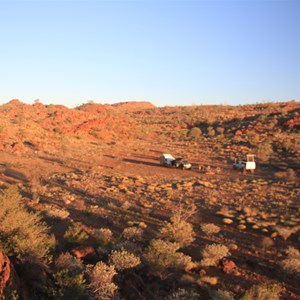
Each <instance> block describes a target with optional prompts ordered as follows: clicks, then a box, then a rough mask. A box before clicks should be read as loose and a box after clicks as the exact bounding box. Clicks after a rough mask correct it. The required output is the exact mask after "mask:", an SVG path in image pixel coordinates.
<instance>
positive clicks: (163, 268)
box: [143, 239, 191, 279]
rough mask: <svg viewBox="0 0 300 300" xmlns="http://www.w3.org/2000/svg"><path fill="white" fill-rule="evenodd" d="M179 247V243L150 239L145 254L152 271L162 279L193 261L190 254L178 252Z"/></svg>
mask: <svg viewBox="0 0 300 300" xmlns="http://www.w3.org/2000/svg"><path fill="white" fill-rule="evenodd" d="M179 247H180V246H179V244H178V243H171V242H169V241H163V240H160V239H155V240H151V241H150V245H149V246H148V247H147V249H146V251H145V253H144V255H143V256H144V258H145V260H146V261H147V263H148V265H149V267H150V269H151V271H152V272H153V273H154V274H155V275H157V276H159V277H160V278H161V279H165V278H167V277H168V276H169V275H170V274H171V273H172V270H180V269H184V268H185V266H187V265H188V264H190V263H191V258H190V257H189V256H187V255H184V254H183V253H181V252H177V250H178V249H179Z"/></svg>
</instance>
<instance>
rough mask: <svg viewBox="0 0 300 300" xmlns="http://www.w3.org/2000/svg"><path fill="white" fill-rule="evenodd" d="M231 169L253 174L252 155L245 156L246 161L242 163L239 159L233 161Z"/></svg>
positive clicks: (254, 164) (254, 167)
mask: <svg viewBox="0 0 300 300" xmlns="http://www.w3.org/2000/svg"><path fill="white" fill-rule="evenodd" d="M233 169H234V170H240V171H243V172H244V171H246V170H249V171H251V172H254V170H255V169H256V163H255V160H254V155H253V154H247V160H246V161H243V160H240V159H235V161H234V163H233Z"/></svg>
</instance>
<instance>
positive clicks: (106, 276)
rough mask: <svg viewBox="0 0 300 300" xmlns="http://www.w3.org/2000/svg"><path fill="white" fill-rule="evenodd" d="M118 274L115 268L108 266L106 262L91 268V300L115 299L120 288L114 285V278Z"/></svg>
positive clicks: (89, 270)
mask: <svg viewBox="0 0 300 300" xmlns="http://www.w3.org/2000/svg"><path fill="white" fill-rule="evenodd" d="M116 274H117V272H116V270H115V267H114V266H108V265H106V264H105V263H104V262H102V261H100V262H98V263H97V264H96V265H95V266H94V267H92V266H89V267H88V270H87V275H88V277H89V281H90V283H89V285H88V286H89V289H90V291H91V293H92V298H91V299H99V300H110V299H112V298H113V297H114V295H115V294H116V292H117V289H118V287H117V286H116V285H115V284H114V283H113V277H114V276H115V275H116Z"/></svg>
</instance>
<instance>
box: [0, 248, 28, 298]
mask: <svg viewBox="0 0 300 300" xmlns="http://www.w3.org/2000/svg"><path fill="white" fill-rule="evenodd" d="M19 287H20V284H19V279H18V277H17V274H16V272H15V269H14V267H13V265H12V264H11V262H10V260H9V258H8V257H7V256H6V255H5V254H4V253H3V251H2V250H1V249H0V297H3V296H6V295H5V292H9V291H16V292H17V293H18V294H19V295H20V294H21V293H20V289H19ZM20 296H21V295H20ZM20 299H23V297H20Z"/></svg>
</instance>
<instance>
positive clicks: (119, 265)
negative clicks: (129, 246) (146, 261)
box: [108, 250, 141, 271]
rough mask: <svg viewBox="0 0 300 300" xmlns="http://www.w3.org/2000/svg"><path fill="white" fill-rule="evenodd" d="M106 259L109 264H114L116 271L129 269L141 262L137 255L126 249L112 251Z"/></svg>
mask: <svg viewBox="0 0 300 300" xmlns="http://www.w3.org/2000/svg"><path fill="white" fill-rule="evenodd" d="M108 261H109V263H110V264H111V265H114V266H115V268H116V270H117V271H123V270H126V269H131V268H134V267H136V266H138V265H139V264H140V263H141V260H140V258H139V257H137V256H135V255H134V254H132V253H130V252H127V251H126V250H119V251H112V252H111V254H110V256H109V259H108Z"/></svg>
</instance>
